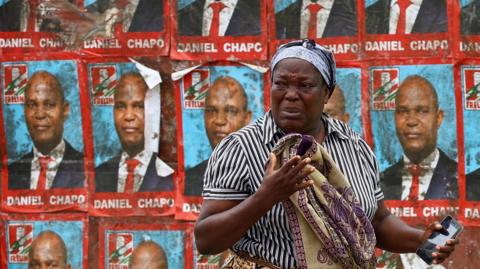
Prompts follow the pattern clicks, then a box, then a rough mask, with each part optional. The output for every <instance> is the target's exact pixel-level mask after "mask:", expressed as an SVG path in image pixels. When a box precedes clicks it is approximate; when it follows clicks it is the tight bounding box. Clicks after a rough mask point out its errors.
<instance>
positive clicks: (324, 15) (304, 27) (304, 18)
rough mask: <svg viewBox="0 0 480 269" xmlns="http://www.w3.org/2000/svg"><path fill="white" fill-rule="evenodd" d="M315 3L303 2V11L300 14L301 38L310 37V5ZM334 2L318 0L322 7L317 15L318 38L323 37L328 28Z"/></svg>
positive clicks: (332, 0) (309, 0)
mask: <svg viewBox="0 0 480 269" xmlns="http://www.w3.org/2000/svg"><path fill="white" fill-rule="evenodd" d="M312 2H313V1H311V0H303V1H302V9H301V14H300V18H301V20H300V38H307V37H308V27H309V23H310V11H309V10H308V5H310V4H311V3H312ZM333 2H334V0H318V1H316V3H317V4H319V5H320V6H322V8H321V9H320V10H319V11H318V13H317V36H316V38H320V37H322V36H323V32H324V31H325V27H326V26H327V21H328V16H330V11H331V10H332V6H333Z"/></svg>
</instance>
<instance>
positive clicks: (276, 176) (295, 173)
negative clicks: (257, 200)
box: [256, 153, 315, 206]
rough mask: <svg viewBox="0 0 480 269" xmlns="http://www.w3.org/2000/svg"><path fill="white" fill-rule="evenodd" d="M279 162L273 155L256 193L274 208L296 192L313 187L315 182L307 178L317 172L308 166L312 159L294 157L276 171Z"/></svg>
mask: <svg viewBox="0 0 480 269" xmlns="http://www.w3.org/2000/svg"><path fill="white" fill-rule="evenodd" d="M277 162H279V160H277V157H276V156H275V154H273V153H271V154H270V161H269V163H268V164H267V167H266V169H265V175H264V177H263V181H262V184H261V185H260V187H259V189H258V190H257V193H256V195H262V197H263V198H264V199H265V200H266V201H269V202H270V203H271V205H272V206H273V205H274V204H276V203H278V202H281V201H283V200H285V199H288V197H289V196H290V195H292V194H293V193H295V192H296V191H299V190H302V189H304V188H306V187H308V186H311V185H312V184H313V180H309V179H308V178H307V177H308V175H310V174H311V173H312V172H313V171H315V168H314V167H313V166H311V165H308V164H309V163H310V162H311V159H310V158H305V159H303V160H302V159H301V158H300V156H294V157H293V158H291V159H290V160H288V161H287V162H286V163H285V164H284V165H282V166H281V167H280V168H278V169H276V170H275V167H278V164H277Z"/></svg>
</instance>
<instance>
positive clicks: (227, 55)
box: [170, 0, 268, 60]
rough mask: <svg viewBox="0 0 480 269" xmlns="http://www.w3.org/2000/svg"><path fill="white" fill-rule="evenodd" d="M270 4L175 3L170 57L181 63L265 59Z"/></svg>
mask: <svg viewBox="0 0 480 269" xmlns="http://www.w3.org/2000/svg"><path fill="white" fill-rule="evenodd" d="M266 1H267V0H243V1H231V0H180V1H173V3H172V9H171V10H172V12H173V14H172V51H171V54H170V56H171V57H172V58H173V59H179V60H234V59H237V60H265V59H266V58H267V49H268V47H267V3H266Z"/></svg>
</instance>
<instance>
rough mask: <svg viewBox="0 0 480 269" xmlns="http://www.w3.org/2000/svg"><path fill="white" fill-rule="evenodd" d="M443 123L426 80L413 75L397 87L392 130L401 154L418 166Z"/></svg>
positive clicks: (433, 89) (429, 84)
mask: <svg viewBox="0 0 480 269" xmlns="http://www.w3.org/2000/svg"><path fill="white" fill-rule="evenodd" d="M442 120H443V111H442V110H440V109H439V105H438V96H437V93H436V91H435V88H434V87H433V85H432V84H431V83H430V81H428V80H427V79H426V78H424V77H421V76H418V75H413V76H409V77H407V78H406V79H405V80H404V81H403V82H402V84H401V85H400V87H399V89H398V92H397V96H396V97H395V127H396V130H397V136H398V140H399V141H400V144H401V145H402V148H403V151H404V153H405V155H406V156H407V157H408V158H409V159H410V160H411V161H412V162H413V163H416V164H418V163H420V162H421V161H422V160H424V159H425V158H426V157H427V156H429V155H430V154H431V153H432V152H433V151H434V150H435V148H436V147H437V132H438V129H439V128H440V125H441V123H442Z"/></svg>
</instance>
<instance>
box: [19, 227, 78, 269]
mask: <svg viewBox="0 0 480 269" xmlns="http://www.w3.org/2000/svg"><path fill="white" fill-rule="evenodd" d="M52 267H55V268H59V269H70V268H71V267H70V264H68V258H67V247H66V246H65V242H64V241H63V239H62V237H60V235H58V234H57V233H55V232H53V231H49V230H46V231H43V232H41V233H40V234H39V235H38V236H37V237H36V238H35V239H34V240H33V242H32V249H31V250H30V252H29V253H28V269H37V268H52Z"/></svg>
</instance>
